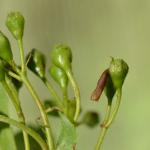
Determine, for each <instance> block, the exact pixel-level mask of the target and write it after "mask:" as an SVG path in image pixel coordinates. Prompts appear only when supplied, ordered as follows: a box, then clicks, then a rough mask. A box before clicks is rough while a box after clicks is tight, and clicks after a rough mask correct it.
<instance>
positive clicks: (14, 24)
mask: <svg viewBox="0 0 150 150" xmlns="http://www.w3.org/2000/svg"><path fill="white" fill-rule="evenodd" d="M24 23H25V20H24V17H23V16H22V14H21V13H20V12H11V13H9V14H8V16H7V20H6V26H7V28H8V29H9V31H10V32H11V33H12V35H13V36H14V38H15V39H16V40H19V39H22V37H23V32H24Z"/></svg>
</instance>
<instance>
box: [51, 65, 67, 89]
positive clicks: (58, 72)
mask: <svg viewBox="0 0 150 150" xmlns="http://www.w3.org/2000/svg"><path fill="white" fill-rule="evenodd" d="M49 73H50V75H51V77H52V78H53V79H54V80H55V81H56V82H57V83H58V84H59V85H60V87H61V88H62V90H63V91H65V90H66V89H67V86H68V77H67V75H66V73H65V72H64V71H63V70H62V69H61V68H59V67H57V66H55V65H52V66H51V67H50V68H49Z"/></svg>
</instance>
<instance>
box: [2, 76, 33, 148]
mask: <svg viewBox="0 0 150 150" xmlns="http://www.w3.org/2000/svg"><path fill="white" fill-rule="evenodd" d="M7 80H8V79H7ZM8 82H9V81H8ZM10 84H11V83H10ZM10 84H9V85H8V84H7V83H6V82H5V81H3V82H2V85H3V87H4V88H5V90H6V91H7V93H8V95H9V97H10V99H11V100H12V103H13V105H14V107H15V109H16V112H17V115H18V118H19V121H20V122H21V123H23V124H25V117H24V114H23V112H22V109H21V106H20V100H19V97H18V94H17V93H16V91H15V90H14V87H12V86H11V85H10ZM23 138H24V144H25V150H30V142H29V137H28V134H27V133H26V132H25V131H23Z"/></svg>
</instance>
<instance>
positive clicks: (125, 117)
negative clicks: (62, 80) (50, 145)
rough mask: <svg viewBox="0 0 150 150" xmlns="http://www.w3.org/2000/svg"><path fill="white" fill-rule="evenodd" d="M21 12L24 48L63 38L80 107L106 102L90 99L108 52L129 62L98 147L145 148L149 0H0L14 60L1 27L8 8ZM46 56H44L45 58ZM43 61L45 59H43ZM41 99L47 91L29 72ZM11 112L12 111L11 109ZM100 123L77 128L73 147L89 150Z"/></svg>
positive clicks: (32, 112)
mask: <svg viewBox="0 0 150 150" xmlns="http://www.w3.org/2000/svg"><path fill="white" fill-rule="evenodd" d="M16 10H17V11H21V12H22V14H23V15H24V17H25V19H26V26H25V34H24V45H25V49H26V53H27V52H28V51H29V50H30V49H31V48H33V47H36V48H38V49H40V50H42V51H43V52H44V53H45V54H46V55H47V56H48V55H49V51H50V49H51V48H52V47H53V46H54V45H55V44H57V43H60V42H63V43H66V44H68V45H70V47H71V48H72V50H73V56H74V59H73V68H74V73H75V76H76V79H77V81H78V83H79V86H80V90H81V96H82V106H83V112H85V111H86V110H96V111H97V112H100V113H101V116H103V112H104V110H105V106H106V98H105V96H104V95H103V96H102V98H101V101H100V102H99V103H92V102H91V101H90V94H91V92H92V91H93V89H94V87H95V85H96V82H97V79H98V78H99V75H100V74H101V73H102V71H103V70H104V69H105V68H106V67H108V65H109V62H110V56H114V57H119V58H123V59H124V60H125V61H126V62H127V63H128V64H129V66H130V71H129V74H128V77H127V79H126V81H125V84H124V87H123V101H122V104H121V108H120V111H119V114H118V116H117V119H116V121H115V123H114V124H113V125H112V127H111V129H110V130H109V132H108V134H107V136H106V140H105V142H104V144H103V150H149V149H150V142H149V140H150V79H149V77H150V70H149V66H150V1H149V0H142V1H141V0H113V1H112V0H92V1H91V0H0V29H1V30H2V31H3V32H4V33H6V34H7V36H8V37H9V38H10V41H11V43H12V48H13V52H14V56H15V58H16V59H17V62H19V61H20V59H19V51H18V48H17V45H16V41H15V40H14V39H13V38H12V36H11V35H10V33H9V32H8V31H7V29H6V27H5V23H4V22H5V19H6V16H7V14H8V13H9V12H10V11H16ZM48 58H49V57H47V59H48ZM47 63H49V60H47ZM31 79H35V80H34V81H33V80H32V81H33V84H34V86H35V87H36V90H37V91H39V92H40V96H41V98H42V99H45V98H47V97H48V96H49V95H48V93H47V90H46V89H45V88H42V89H41V84H42V83H40V84H39V82H38V81H39V80H37V79H36V77H35V76H33V77H31ZM20 95H21V98H22V105H24V107H25V108H24V112H25V114H26V116H27V117H28V122H32V120H33V118H35V117H36V116H37V115H38V112H37V108H36V107H35V106H34V103H33V102H32V100H31V97H30V96H29V94H28V92H27V91H26V90H25V88H23V89H22V90H21V94H20ZM12 112H14V110H12ZM99 131H100V128H99V127H98V126H97V128H94V129H89V128H87V127H85V126H81V127H79V129H78V133H80V134H79V135H78V150H92V149H93V147H94V145H95V143H96V140H97V137H98V133H99Z"/></svg>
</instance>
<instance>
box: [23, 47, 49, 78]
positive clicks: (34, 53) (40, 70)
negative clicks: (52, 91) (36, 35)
mask: <svg viewBox="0 0 150 150" xmlns="http://www.w3.org/2000/svg"><path fill="white" fill-rule="evenodd" d="M26 61H27V67H28V68H29V69H30V70H31V71H32V72H33V73H35V74H36V75H37V76H39V77H40V78H41V79H44V77H45V66H46V65H45V56H44V55H43V54H42V53H41V52H40V51H38V50H37V49H32V50H31V51H30V52H29V54H28V55H27V57H26Z"/></svg>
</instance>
